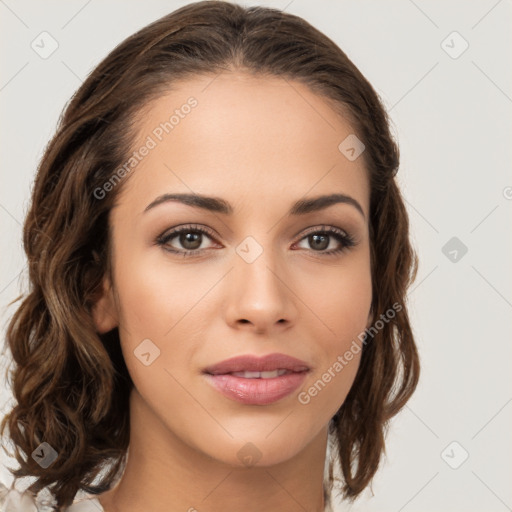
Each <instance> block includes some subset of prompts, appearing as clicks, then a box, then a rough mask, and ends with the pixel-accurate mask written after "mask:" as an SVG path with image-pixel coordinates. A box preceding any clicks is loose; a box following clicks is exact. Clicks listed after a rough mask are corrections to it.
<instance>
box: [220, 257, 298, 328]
mask: <svg viewBox="0 0 512 512" xmlns="http://www.w3.org/2000/svg"><path fill="white" fill-rule="evenodd" d="M234 267H235V268H233V270H232V271H231V272H230V273H229V279H230V285H229V287H228V288H229V290H228V294H227V295H228V296H227V297H226V301H227V307H226V308H225V309H224V311H225V315H226V321H227V323H228V324H229V325H230V326H231V327H233V328H235V329H247V330H250V331H252V332H254V333H255V334H265V333H269V334H270V333H272V332H275V331H276V329H277V330H279V331H281V330H286V329H288V328H290V327H291V325H293V324H294V323H295V321H296V319H297V315H298V310H297V302H296V301H297V297H296V296H295V295H294V293H293V283H291V282H290V276H289V273H288V272H286V270H285V267H284V264H282V263H279V264H278V262H277V261H276V260H275V258H273V256H272V251H271V250H264V251H263V252H262V253H261V254H260V256H259V257H258V258H257V259H256V260H255V261H252V262H250V263H249V262H248V261H246V260H244V259H243V258H242V257H240V256H239V255H238V254H235V256H234Z"/></svg>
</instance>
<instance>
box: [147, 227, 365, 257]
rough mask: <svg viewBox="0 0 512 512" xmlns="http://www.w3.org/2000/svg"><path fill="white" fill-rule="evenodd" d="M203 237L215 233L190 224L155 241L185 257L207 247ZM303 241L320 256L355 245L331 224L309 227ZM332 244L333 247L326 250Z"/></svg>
mask: <svg viewBox="0 0 512 512" xmlns="http://www.w3.org/2000/svg"><path fill="white" fill-rule="evenodd" d="M205 237H207V238H209V239H215V234H214V233H213V231H211V230H210V229H208V228H206V227H204V226H199V225H197V224H190V225H186V226H181V227H177V228H174V229H172V230H171V231H167V232H165V233H163V234H161V235H160V236H159V237H158V238H157V239H156V241H155V243H156V244H157V245H159V246H161V247H162V248H164V249H165V250H166V251H168V252H171V253H174V254H179V255H181V256H184V257H185V256H193V255H198V254H200V253H201V252H203V251H204V250H206V249H208V247H204V246H203V242H204V241H205ZM175 239H176V240H175ZM303 241H305V242H306V243H307V244H308V245H309V246H310V248H311V249H312V250H313V252H316V253H319V254H320V255H322V256H331V255H336V254H339V253H341V252H343V251H345V250H348V249H350V248H351V247H353V246H354V245H356V241H355V239H354V238H353V237H352V236H350V235H349V234H348V233H346V232H345V231H343V230H341V229H339V228H335V227H332V226H331V227H329V226H320V227H315V228H311V229H310V230H309V231H307V232H306V235H305V236H304V235H303V237H302V238H301V239H300V241H299V243H300V242H303ZM171 242H172V243H171ZM174 244H178V245H180V246H181V247H176V245H174ZM332 245H334V247H332V248H331V249H330V250H326V249H328V248H329V247H331V246H332ZM306 249H307V247H306Z"/></svg>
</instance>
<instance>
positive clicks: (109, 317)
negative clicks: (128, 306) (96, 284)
mask: <svg viewBox="0 0 512 512" xmlns="http://www.w3.org/2000/svg"><path fill="white" fill-rule="evenodd" d="M92 318H93V321H94V325H95V327H96V330H97V331H98V332H99V333H100V334H103V333H106V332H109V331H111V330H112V329H113V328H114V327H117V326H118V325H119V319H118V313H117V307H116V303H115V300H114V292H113V289H112V284H111V282H110V279H108V278H107V277H105V278H104V279H103V283H102V291H101V293H100V294H99V298H98V300H97V301H96V302H95V303H94V305H93V307H92Z"/></svg>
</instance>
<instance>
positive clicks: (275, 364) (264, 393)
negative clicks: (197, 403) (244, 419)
mask: <svg viewBox="0 0 512 512" xmlns="http://www.w3.org/2000/svg"><path fill="white" fill-rule="evenodd" d="M310 370H311V368H310V367H309V366H308V365H307V364H306V363H305V362H304V361H301V360H300V359H296V358H294V357H291V356H287V355H285V354H268V355H266V356H263V357H256V356H251V355H245V356H239V357H234V358H231V359H227V360H225V361H221V362H220V363H217V364H215V365H212V366H209V367H208V368H205V369H204V370H203V374H204V376H205V378H206V380H207V382H208V383H209V384H210V385H211V386H212V387H213V388H214V389H216V390H217V391H219V392H220V393H221V394H222V395H224V396H225V397H226V398H229V399H231V400H234V401H236V402H240V403H243V404H246V405H267V404H271V403H274V402H277V401H279V400H281V399H283V398H285V397H286V396H288V395H290V394H291V393H293V391H295V390H296V389H297V388H298V387H299V386H300V385H301V384H302V383H303V382H304V379H305V378H306V375H307V374H308V373H309V372H310Z"/></svg>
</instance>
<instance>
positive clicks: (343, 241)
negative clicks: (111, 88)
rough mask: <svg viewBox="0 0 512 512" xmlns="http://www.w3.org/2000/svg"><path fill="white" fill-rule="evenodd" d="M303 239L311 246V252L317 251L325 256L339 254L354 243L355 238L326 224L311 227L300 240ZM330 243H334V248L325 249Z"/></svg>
mask: <svg viewBox="0 0 512 512" xmlns="http://www.w3.org/2000/svg"><path fill="white" fill-rule="evenodd" d="M333 239H334V240H333ZM303 240H305V241H306V243H307V244H309V246H310V247H312V248H313V252H318V253H320V254H321V255H325V256H331V255H336V254H339V253H341V252H342V251H345V250H348V249H350V248H351V247H353V246H354V245H356V241H355V239H354V238H353V237H352V236H350V235H349V234H348V233H346V232H345V231H343V230H341V229H338V228H335V227H328V226H321V227H320V228H312V229H311V230H310V231H308V232H307V234H306V236H304V237H303V238H302V239H301V240H300V241H301V242H302V241H303ZM332 245H334V248H331V249H330V250H329V251H326V250H325V249H327V248H329V247H330V246H332ZM336 246H337V247H336Z"/></svg>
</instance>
